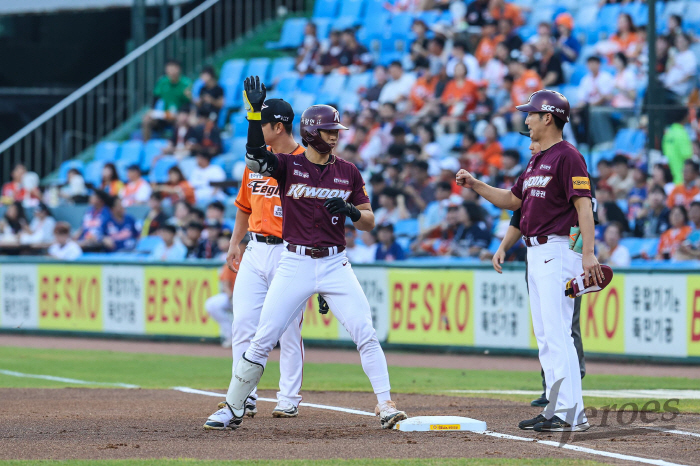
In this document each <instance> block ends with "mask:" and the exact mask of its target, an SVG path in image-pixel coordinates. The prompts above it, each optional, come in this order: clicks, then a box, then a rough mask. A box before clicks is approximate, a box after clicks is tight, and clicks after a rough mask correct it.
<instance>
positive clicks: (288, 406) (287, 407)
mask: <svg viewBox="0 0 700 466" xmlns="http://www.w3.org/2000/svg"><path fill="white" fill-rule="evenodd" d="M298 415H299V408H297V407H296V406H294V405H293V404H292V403H290V402H289V401H279V402H277V406H275V409H273V410H272V417H297V416H298Z"/></svg>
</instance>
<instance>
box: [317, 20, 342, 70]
mask: <svg viewBox="0 0 700 466" xmlns="http://www.w3.org/2000/svg"><path fill="white" fill-rule="evenodd" d="M345 53H346V50H345V46H344V45H343V42H342V41H341V40H340V31H336V30H333V31H331V33H330V35H329V36H328V48H327V49H326V50H324V51H323V52H322V53H321V58H320V59H319V61H318V65H317V66H316V72H317V73H323V74H328V73H330V72H331V71H333V70H335V69H338V68H340V67H341V66H343V65H342V62H341V58H342V56H343V55H344V54H345Z"/></svg>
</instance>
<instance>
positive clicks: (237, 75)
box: [219, 59, 246, 86]
mask: <svg viewBox="0 0 700 466" xmlns="http://www.w3.org/2000/svg"><path fill="white" fill-rule="evenodd" d="M245 67H246V61H245V60H243V59H236V60H227V61H226V62H224V66H222V67H221V73H220V74H219V81H220V82H221V83H225V82H239V81H241V80H242V79H243V71H244V70H245ZM222 86H223V84H222Z"/></svg>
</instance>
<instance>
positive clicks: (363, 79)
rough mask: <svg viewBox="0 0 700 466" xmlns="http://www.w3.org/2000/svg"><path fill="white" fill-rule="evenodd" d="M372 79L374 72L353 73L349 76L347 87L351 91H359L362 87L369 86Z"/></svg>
mask: <svg viewBox="0 0 700 466" xmlns="http://www.w3.org/2000/svg"><path fill="white" fill-rule="evenodd" d="M371 80H372V72H371V71H366V72H364V73H358V74H352V75H350V77H349V78H348V82H347V83H346V84H345V89H346V90H347V91H349V92H358V91H359V90H360V89H362V88H365V89H366V88H368V87H369V83H370V81H371Z"/></svg>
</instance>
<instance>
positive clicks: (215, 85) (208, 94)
mask: <svg viewBox="0 0 700 466" xmlns="http://www.w3.org/2000/svg"><path fill="white" fill-rule="evenodd" d="M199 79H201V80H202V81H204V86H202V89H201V90H200V91H199V95H198V96H197V97H196V98H195V99H194V105H195V106H196V107H197V113H198V114H201V115H207V116H208V118H209V119H210V120H213V121H217V119H218V117H219V112H220V111H221V108H222V107H223V106H224V90H223V89H222V87H221V86H219V82H218V80H217V79H216V73H215V72H214V68H212V67H211V66H207V67H205V68H204V69H203V70H202V72H201V73H199Z"/></svg>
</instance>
